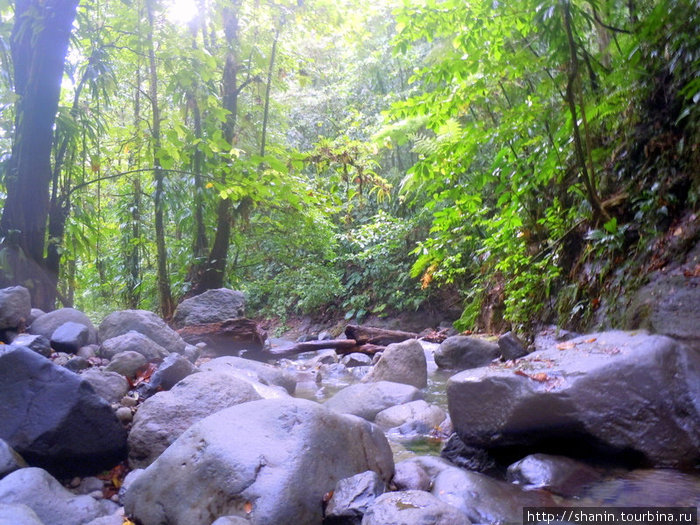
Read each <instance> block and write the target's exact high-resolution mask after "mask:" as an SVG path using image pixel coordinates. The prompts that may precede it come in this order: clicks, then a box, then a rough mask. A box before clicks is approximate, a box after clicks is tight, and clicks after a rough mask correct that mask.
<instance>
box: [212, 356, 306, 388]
mask: <svg viewBox="0 0 700 525" xmlns="http://www.w3.org/2000/svg"><path fill="white" fill-rule="evenodd" d="M199 369H200V370H201V371H202V372H234V373H236V374H243V375H246V376H248V377H250V378H251V379H252V380H254V381H257V382H258V383H261V384H263V385H269V386H278V387H282V388H284V389H285V390H286V391H287V392H288V393H290V394H293V393H294V390H295V389H296V386H297V381H296V379H295V378H294V375H293V374H291V373H289V372H287V371H285V370H281V369H280V368H278V367H276V366H272V365H268V364H266V363H260V362H258V361H253V360H251V359H244V358H242V357H235V356H225V357H218V358H216V359H212V360H211V361H208V362H206V363H204V364H203V365H201V366H200V367H199Z"/></svg>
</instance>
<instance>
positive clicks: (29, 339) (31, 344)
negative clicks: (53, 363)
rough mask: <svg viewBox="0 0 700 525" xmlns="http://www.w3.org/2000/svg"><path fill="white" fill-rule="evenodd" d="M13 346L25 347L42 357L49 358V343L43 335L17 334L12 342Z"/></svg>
mask: <svg viewBox="0 0 700 525" xmlns="http://www.w3.org/2000/svg"><path fill="white" fill-rule="evenodd" d="M12 344H13V345H14V346H26V347H27V348H29V349H30V350H34V351H35V352H36V353H37V354H39V355H43V356H44V357H50V356H51V343H50V342H49V340H48V339H47V338H46V337H44V336H43V335H33V334H19V335H18V336H17V337H15V338H14V339H13V340H12Z"/></svg>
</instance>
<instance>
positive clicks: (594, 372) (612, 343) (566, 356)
mask: <svg viewBox="0 0 700 525" xmlns="http://www.w3.org/2000/svg"><path fill="white" fill-rule="evenodd" d="M519 363H520V364H519V366H518V367H516V368H515V369H514V368H512V367H508V366H505V365H503V366H489V367H484V368H479V369H475V370H467V371H464V372H460V373H459V374H457V375H455V376H453V377H451V378H450V380H449V381H448V385H447V396H448V404H449V410H450V415H451V417H452V422H453V424H454V428H455V431H456V432H457V433H458V434H459V436H460V437H461V438H462V441H464V443H466V444H468V445H473V446H477V447H485V448H488V449H492V450H496V451H497V450H498V449H503V448H511V449H512V448H513V447H516V448H517V449H518V450H519V451H520V453H522V454H523V455H525V454H528V453H532V452H545V453H554V454H565V455H567V456H576V455H577V453H580V452H581V450H589V451H591V450H593V451H595V453H596V454H598V455H601V454H608V455H611V456H613V458H614V459H622V460H628V461H630V462H633V463H638V462H640V461H646V462H650V463H652V464H655V465H657V466H667V467H672V466H682V465H688V466H691V465H694V464H695V463H696V462H697V461H698V460H699V459H700V354H699V353H698V352H695V351H693V350H690V349H689V348H688V347H686V346H684V345H682V344H680V343H678V342H676V341H674V340H673V339H669V338H667V337H663V336H648V335H646V334H644V333H626V332H603V333H598V334H591V335H587V336H583V337H580V338H577V339H573V340H571V341H568V342H566V343H560V344H559V345H558V347H556V348H552V349H550V350H544V351H540V352H536V353H534V354H530V355H528V356H526V357H524V358H523V359H521V360H520V361H519Z"/></svg>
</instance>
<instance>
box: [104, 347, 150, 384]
mask: <svg viewBox="0 0 700 525" xmlns="http://www.w3.org/2000/svg"><path fill="white" fill-rule="evenodd" d="M147 364H148V361H146V358H145V357H144V356H143V355H141V354H139V353H138V352H133V351H130V350H127V351H126V352H120V353H118V354H117V355H115V356H114V357H113V358H112V360H111V361H110V362H109V364H108V365H107V366H106V367H105V370H106V371H107V372H116V373H118V374H121V375H123V376H124V377H126V378H128V379H134V378H135V377H136V375H137V374H138V373H139V372H140V371H141V370H143V369H144V368H146V365H147Z"/></svg>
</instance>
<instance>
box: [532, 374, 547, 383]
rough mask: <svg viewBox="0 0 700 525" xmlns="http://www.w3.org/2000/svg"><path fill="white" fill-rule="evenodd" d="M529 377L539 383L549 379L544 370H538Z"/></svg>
mask: <svg viewBox="0 0 700 525" xmlns="http://www.w3.org/2000/svg"><path fill="white" fill-rule="evenodd" d="M530 379H534V380H535V381H539V382H540V383H543V382H545V381H547V379H549V376H548V375H547V374H545V373H544V372H538V373H536V374H532V375H531V376H530Z"/></svg>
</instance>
